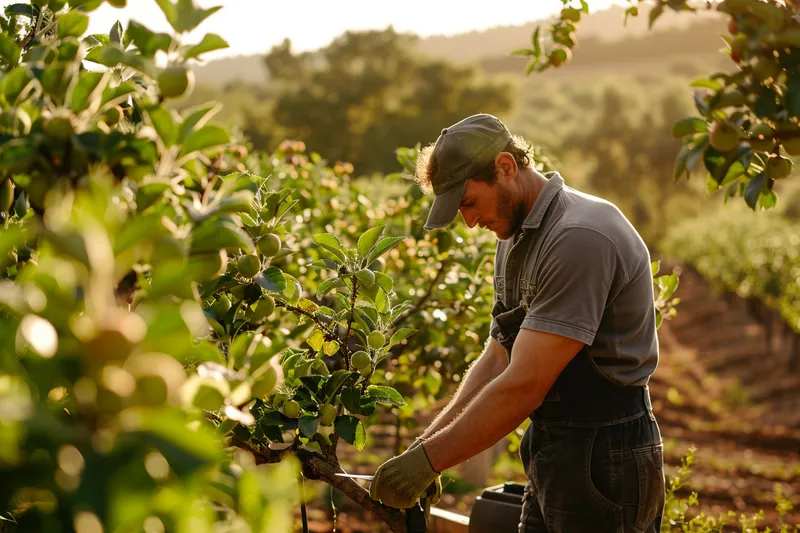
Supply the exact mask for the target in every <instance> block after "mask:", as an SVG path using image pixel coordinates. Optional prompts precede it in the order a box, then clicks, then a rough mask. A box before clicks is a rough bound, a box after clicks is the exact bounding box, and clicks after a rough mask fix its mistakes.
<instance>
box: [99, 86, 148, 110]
mask: <svg viewBox="0 0 800 533" xmlns="http://www.w3.org/2000/svg"><path fill="white" fill-rule="evenodd" d="M138 90H139V86H138V85H136V84H135V83H133V82H131V81H126V82H123V83H120V84H119V85H117V86H116V87H106V88H105V89H103V99H102V104H101V105H103V106H105V105H114V104H118V103H120V102H123V101H125V100H126V99H127V96H128V95H129V94H131V93H135V92H136V91H138Z"/></svg>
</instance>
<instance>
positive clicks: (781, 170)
mask: <svg viewBox="0 0 800 533" xmlns="http://www.w3.org/2000/svg"><path fill="white" fill-rule="evenodd" d="M793 166H794V164H793V163H792V161H791V160H790V159H788V158H786V157H781V156H774V157H770V158H769V159H767V177H768V178H771V179H774V180H780V179H783V178H786V177H788V176H789V175H790V174H791V173H792V167H793Z"/></svg>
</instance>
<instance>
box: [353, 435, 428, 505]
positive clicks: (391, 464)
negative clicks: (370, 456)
mask: <svg viewBox="0 0 800 533" xmlns="http://www.w3.org/2000/svg"><path fill="white" fill-rule="evenodd" d="M438 477H439V472H437V471H436V470H434V469H433V467H432V466H431V463H430V461H428V456H427V455H426V454H425V448H424V447H423V446H421V445H417V446H414V447H413V448H409V449H408V450H406V451H405V452H404V453H402V454H400V455H398V456H396V457H392V458H391V459H389V460H388V461H386V462H385V463H383V464H382V465H381V466H380V467H378V471H377V472H375V477H374V478H373V480H372V484H371V485H370V487H369V495H370V496H371V497H372V499H373V500H378V501H379V502H381V503H382V504H384V505H388V506H389V507H394V508H396V509H408V508H409V507H412V506H413V505H414V504H415V503H417V500H419V499H420V497H422V496H424V495H425V493H426V492H427V491H428V488H429V487H430V486H431V485H432V484H435V481H436V479H437V478H438ZM437 501H438V500H437Z"/></svg>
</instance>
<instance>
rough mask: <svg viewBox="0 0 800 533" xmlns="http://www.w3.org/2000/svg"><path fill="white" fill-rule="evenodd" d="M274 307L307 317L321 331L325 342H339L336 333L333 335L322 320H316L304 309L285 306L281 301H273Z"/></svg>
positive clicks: (289, 305)
mask: <svg viewBox="0 0 800 533" xmlns="http://www.w3.org/2000/svg"><path fill="white" fill-rule="evenodd" d="M275 306H276V307H283V308H284V309H286V310H287V311H291V312H293V313H295V314H298V315H303V316H304V317H307V318H309V319H311V321H312V322H314V323H315V324H316V325H317V327H318V328H319V329H321V330H322V332H323V333H324V334H325V340H327V341H334V340H335V341H338V340H339V336H338V335H336V333H334V332H333V330H331V329H330V328H329V327H328V326H327V325H326V324H325V322H323V321H322V320H320V319H319V318H317V317H316V316H314V315H313V314H311V313H309V312H308V311H306V310H305V309H301V308H300V307H297V306H295V305H291V304H287V303H286V302H284V301H281V300H275ZM331 322H333V321H331ZM336 325H337V326H338V324H336Z"/></svg>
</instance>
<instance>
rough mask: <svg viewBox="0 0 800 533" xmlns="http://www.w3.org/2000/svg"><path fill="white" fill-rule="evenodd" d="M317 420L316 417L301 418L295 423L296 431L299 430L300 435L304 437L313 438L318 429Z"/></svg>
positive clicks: (306, 416)
mask: <svg viewBox="0 0 800 533" xmlns="http://www.w3.org/2000/svg"><path fill="white" fill-rule="evenodd" d="M319 420H320V418H319V417H318V416H312V415H305V416H301V417H300V420H298V422H297V429H299V430H300V433H302V434H303V435H304V436H306V437H313V436H314V433H316V432H317V427H319Z"/></svg>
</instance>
